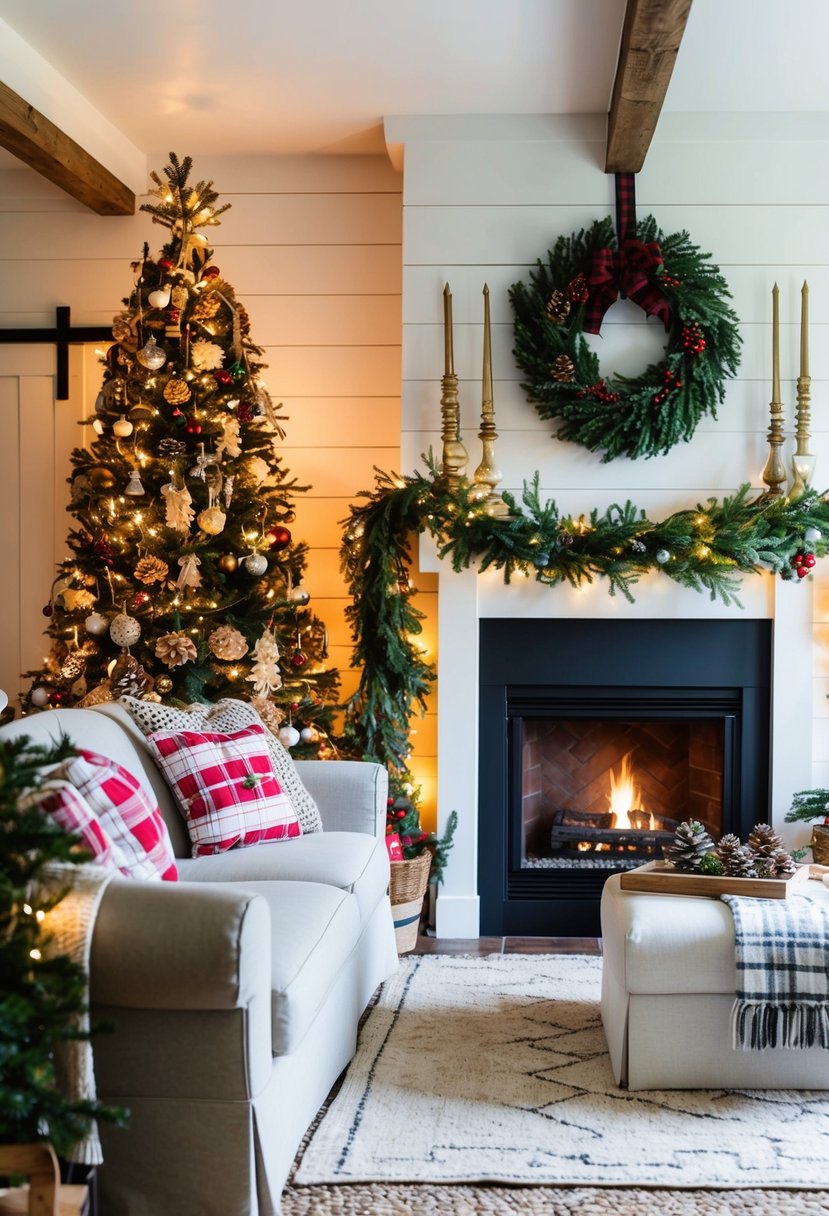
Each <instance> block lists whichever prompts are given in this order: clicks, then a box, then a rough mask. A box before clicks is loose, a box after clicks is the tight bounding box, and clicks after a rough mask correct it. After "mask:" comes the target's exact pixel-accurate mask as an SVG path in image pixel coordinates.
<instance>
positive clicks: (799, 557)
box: [790, 553, 806, 570]
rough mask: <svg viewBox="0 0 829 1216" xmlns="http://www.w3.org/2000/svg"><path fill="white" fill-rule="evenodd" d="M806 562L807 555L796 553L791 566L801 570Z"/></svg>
mask: <svg viewBox="0 0 829 1216" xmlns="http://www.w3.org/2000/svg"><path fill="white" fill-rule="evenodd" d="M805 560H806V554H805V553H795V555H794V557H793V558H792V559H791V563H790V564H791V565H792V566H794V568H795V570H799V569H800V567H801V566H802V565H803V563H804V561H805Z"/></svg>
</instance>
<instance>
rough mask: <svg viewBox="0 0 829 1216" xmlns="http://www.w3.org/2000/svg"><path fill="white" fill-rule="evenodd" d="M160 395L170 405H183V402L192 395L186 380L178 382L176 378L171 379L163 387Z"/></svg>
mask: <svg viewBox="0 0 829 1216" xmlns="http://www.w3.org/2000/svg"><path fill="white" fill-rule="evenodd" d="M162 395H163V397H164V400H165V401H169V403H170V405H183V404H184V402H185V401H189V400H190V398H191V397H192V395H193V394H192V393H191V391H190V385H189V384H188V383H187V381H186V380H179V379H178V378H177V377H173V378H172V379H170V380H168V381H167V383H166V384H165V385H164V391H163V394H162Z"/></svg>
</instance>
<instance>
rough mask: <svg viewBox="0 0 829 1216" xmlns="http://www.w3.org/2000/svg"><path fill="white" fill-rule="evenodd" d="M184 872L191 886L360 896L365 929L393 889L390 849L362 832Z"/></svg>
mask: <svg viewBox="0 0 829 1216" xmlns="http://www.w3.org/2000/svg"><path fill="white" fill-rule="evenodd" d="M179 869H180V873H181V877H182V878H186V879H187V881H188V882H224V881H227V882H246V881H248V880H251V881H260V880H265V879H274V880H279V881H285V880H286V879H287V880H294V881H296V882H312V883H324V884H325V885H326V886H331V887H338V888H339V889H340V890H342V891H349V892H352V893H353V894H354V895H356V897H357V902H358V905H359V909H360V918H361V920H362V921H363V923H365V922H366V921H367V920H368V918H369V916H370V915H371V913H372V912H373V911H374V909H375V908H376V907H377V904H378V902H379V900H381V899H382V898H383V896H384V895H385V893H386V890H387V888H388V885H389V859H388V854H387V853H386V846H385V844H384V843H383V841H382V839H380V838H378V837H376V836H366V835H364V834H363V833H361V832H318V833H316V834H315V835H311V836H302V837H300V838H299V839H298V840H290V841H288V842H287V843H286V844H278V845H268V844H263V845H260V846H259V847H258V848H256V849H245V850H243V851H236V850H234V851H233V852H232V853H227V854H224V855H223V856H221V857H198V858H194V859H192V860H191V859H187V860H182V861H180V862H179Z"/></svg>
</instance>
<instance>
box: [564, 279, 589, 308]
mask: <svg viewBox="0 0 829 1216" xmlns="http://www.w3.org/2000/svg"><path fill="white" fill-rule="evenodd" d="M564 294H565V296H566V297H567V299H568V300H569V301H570V303H571V304H586V303H587V300H588V297H589V296H590V292H589V291H588V288H587V280H586V279H585V277H584V275H583V274H577V275H576V277H575V278H574V279H573V281H572V282H571V283H568V284H567V287H566V289H565V292H564Z"/></svg>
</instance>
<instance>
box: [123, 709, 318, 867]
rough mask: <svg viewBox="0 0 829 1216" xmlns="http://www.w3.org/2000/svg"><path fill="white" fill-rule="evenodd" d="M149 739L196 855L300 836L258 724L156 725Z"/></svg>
mask: <svg viewBox="0 0 829 1216" xmlns="http://www.w3.org/2000/svg"><path fill="white" fill-rule="evenodd" d="M147 742H148V743H149V744H150V746H151V748H152V749H153V752H154V753H155V755H156V758H157V760H158V762H159V764H160V766H161V771H162V772H163V774H164V776H165V778H166V780H167V782H168V783H169V785H170V787H171V788H172V790H173V793H174V794H175V796H176V798H177V800H178V803H179V806H180V807H181V810H182V812H183V814H184V818H185V820H186V822H187V829H188V831H189V833H190V840H191V843H192V845H193V856H194V857H201V856H203V855H204V854H206V853H224V852H226V850H227V849H232V848H235V847H237V846H238V847H244V846H246V845H251V844H259V843H261V842H262V841H266V840H285V839H287V838H288V837H291V836H299V835H301V829H300V826H299V819H298V818H297V815H296V811H295V810H294V809H293V806H292V805H291V802H290V799H289V798H288V796H287V794H285V793H283V791H282V786H281V785H280V784H279V782H278V781H277V779H276V777H275V776H274V773H273V768H272V767H271V759H270V755H269V754H268V747H267V743H266V740H265V731H264V728H263V727H262V726H258V725H254V726H247V727H245V728H244V729H243V730H235V731H232V732H230V733H229V734H219V733H216V732H212V731H198V730H182V731H171V730H157V731H154V732H153V734H151V735H148V736H147Z"/></svg>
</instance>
